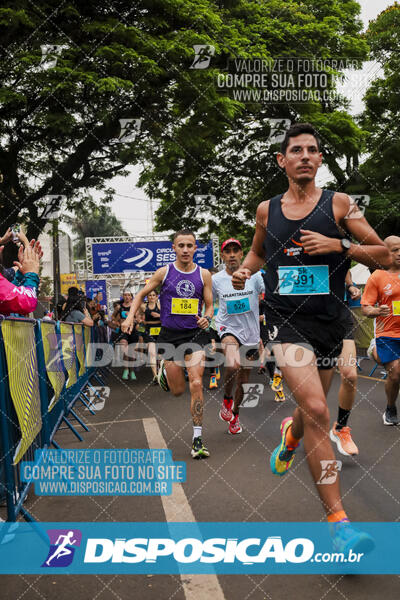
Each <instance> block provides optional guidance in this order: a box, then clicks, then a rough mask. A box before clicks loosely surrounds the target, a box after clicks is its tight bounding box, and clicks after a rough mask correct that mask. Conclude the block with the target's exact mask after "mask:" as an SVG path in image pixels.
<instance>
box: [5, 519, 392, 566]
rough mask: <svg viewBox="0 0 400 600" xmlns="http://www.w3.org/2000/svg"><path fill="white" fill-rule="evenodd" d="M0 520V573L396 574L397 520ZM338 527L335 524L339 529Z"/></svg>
mask: <svg viewBox="0 0 400 600" xmlns="http://www.w3.org/2000/svg"><path fill="white" fill-rule="evenodd" d="M351 528H352V529H351V530H347V534H346V535H343V531H342V532H341V534H340V532H339V534H338V530H337V529H335V528H332V527H331V526H330V525H329V524H327V523H256V522H249V523H165V522H163V523H111V522H109V523H84V522H77V523H25V522H23V523H22V522H18V523H4V522H3V523H0V573H2V574H22V573H24V574H28V573H32V574H33V573H34V574H46V573H52V574H56V573H62V574H108V573H110V574H112V573H113V574H126V575H128V574H177V573H184V574H193V573H200V574H206V573H215V574H247V575H251V574H262V573H272V574H275V573H276V574H309V573H311V574H317V573H325V574H328V573H340V574H350V573H351V574H396V575H398V574H400V558H399V553H398V540H399V537H400V523H397V522H395V523H352V524H351ZM339 529H340V528H339Z"/></svg>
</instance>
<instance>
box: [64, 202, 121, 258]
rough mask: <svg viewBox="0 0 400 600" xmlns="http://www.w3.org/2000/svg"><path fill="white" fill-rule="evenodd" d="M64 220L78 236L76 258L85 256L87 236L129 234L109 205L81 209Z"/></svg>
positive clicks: (75, 248) (75, 244)
mask: <svg viewBox="0 0 400 600" xmlns="http://www.w3.org/2000/svg"><path fill="white" fill-rule="evenodd" d="M63 220H64V221H65V222H66V223H68V225H69V226H70V227H71V229H72V233H73V234H74V235H75V236H76V239H75V240H74V258H75V260H76V259H80V258H85V256H86V251H85V238H87V237H114V236H119V235H128V233H127V232H126V231H125V229H124V228H123V227H122V224H121V222H120V221H119V220H118V219H117V217H116V216H115V215H114V213H112V212H111V208H110V207H109V206H105V205H102V206H97V207H96V208H94V209H93V210H87V209H80V210H79V211H75V215H74V216H73V217H69V216H64V218H63Z"/></svg>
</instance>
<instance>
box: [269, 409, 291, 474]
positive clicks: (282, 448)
mask: <svg viewBox="0 0 400 600" xmlns="http://www.w3.org/2000/svg"><path fill="white" fill-rule="evenodd" d="M292 423H293V418H292V417H286V419H283V421H282V423H281V434H282V439H281V443H280V444H279V446H277V447H276V448H275V450H274V451H273V453H272V454H271V460H270V465H271V471H272V472H273V473H274V475H280V476H282V475H285V473H287V472H288V470H289V469H290V467H291V466H292V462H293V460H294V455H295V453H296V449H297V448H288V447H287V446H286V442H285V440H286V432H287V430H288V429H289V427H290V426H291V424H292Z"/></svg>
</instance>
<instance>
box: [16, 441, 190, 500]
mask: <svg viewBox="0 0 400 600" xmlns="http://www.w3.org/2000/svg"><path fill="white" fill-rule="evenodd" d="M21 479H22V481H31V482H33V483H34V484H35V493H36V495H38V496H168V495H171V494H172V484H173V483H183V482H184V481H186V463H185V462H183V461H180V462H174V461H173V460H172V452H171V450H166V449H160V450H149V449H144V450H137V449H125V450H118V449H106V450H104V449H103V450H100V449H99V450H97V449H96V450H95V449H83V450H78V449H73V450H61V449H44V450H43V449H40V450H36V452H35V461H33V462H23V463H22V465H21Z"/></svg>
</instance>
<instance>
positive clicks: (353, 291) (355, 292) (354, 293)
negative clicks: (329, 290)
mask: <svg viewBox="0 0 400 600" xmlns="http://www.w3.org/2000/svg"><path fill="white" fill-rule="evenodd" d="M347 289H348V292H349V294H350V296H351V299H352V300H357V298H361V290H360V288H358V287H357V286H356V285H349V287H348V288H347Z"/></svg>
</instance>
